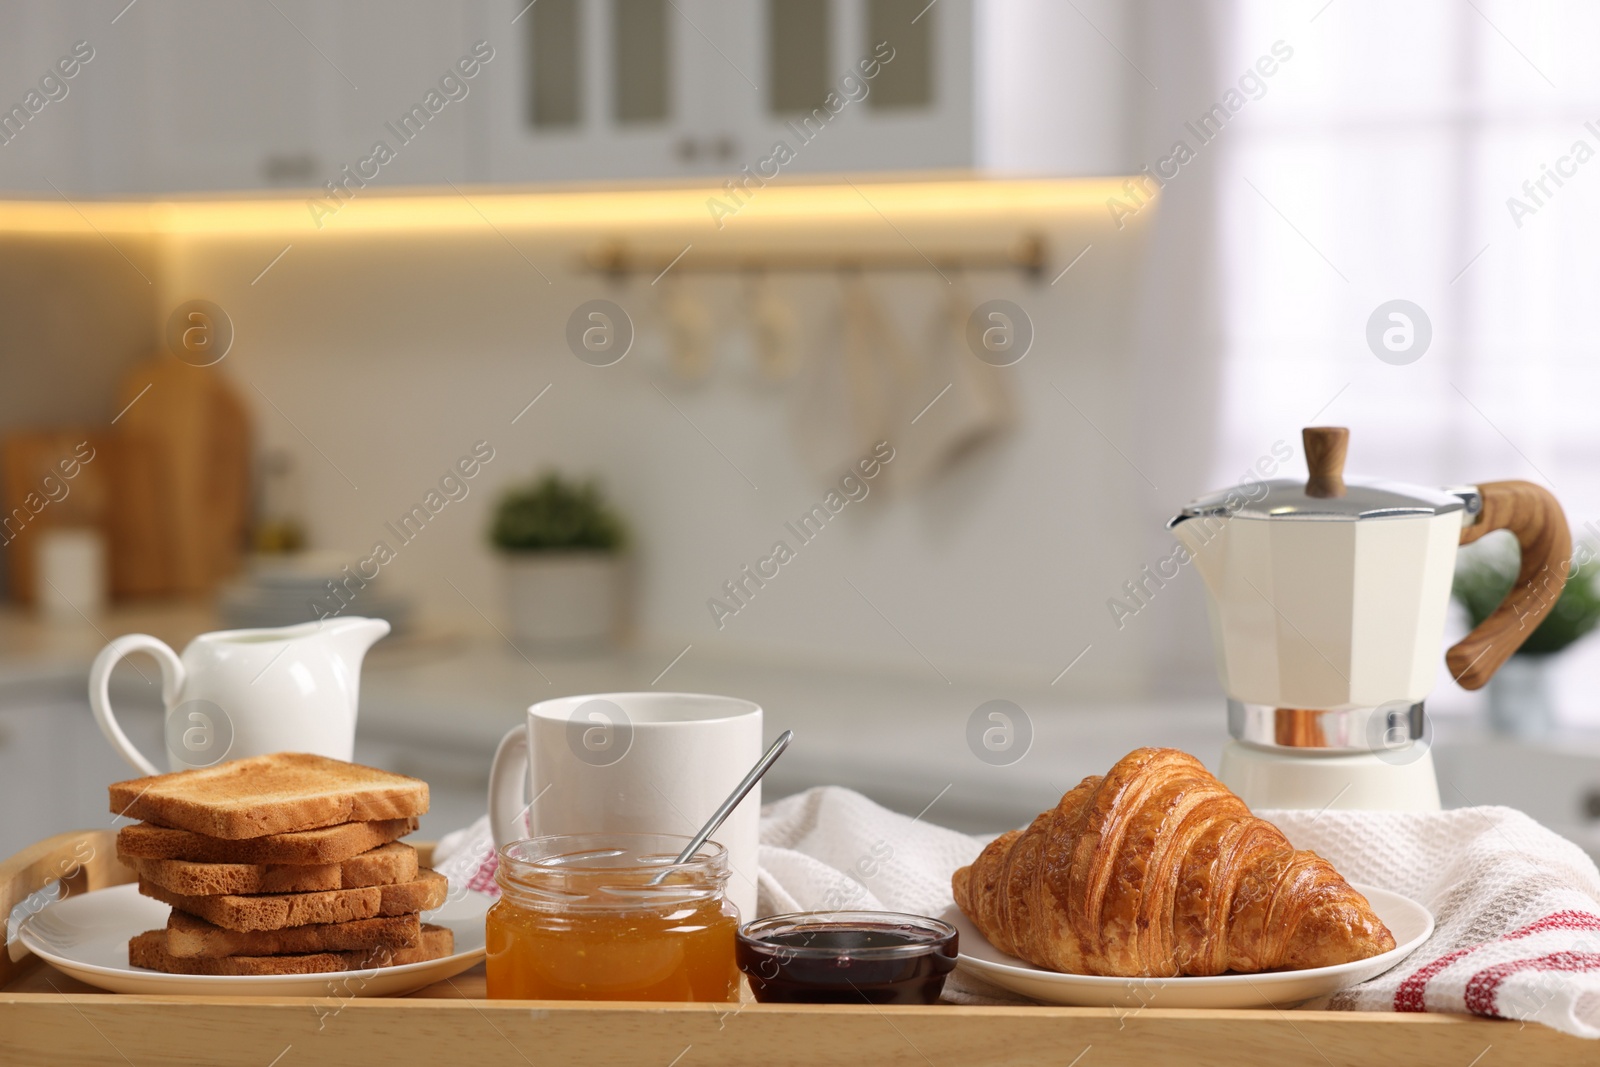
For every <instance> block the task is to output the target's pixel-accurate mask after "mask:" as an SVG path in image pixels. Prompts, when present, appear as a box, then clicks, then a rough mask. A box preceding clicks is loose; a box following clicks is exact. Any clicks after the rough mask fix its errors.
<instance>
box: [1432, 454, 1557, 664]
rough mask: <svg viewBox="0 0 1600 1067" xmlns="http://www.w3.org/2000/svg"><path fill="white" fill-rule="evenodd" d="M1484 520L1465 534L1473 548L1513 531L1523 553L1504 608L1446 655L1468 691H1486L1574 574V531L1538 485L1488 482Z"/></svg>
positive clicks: (1481, 488)
mask: <svg viewBox="0 0 1600 1067" xmlns="http://www.w3.org/2000/svg"><path fill="white" fill-rule="evenodd" d="M1478 493H1479V494H1480V495H1481V496H1482V497H1483V514H1481V515H1480V516H1479V517H1478V521H1477V522H1476V523H1474V524H1473V525H1471V526H1467V527H1464V528H1463V529H1462V531H1461V543H1462V544H1464V545H1467V544H1471V543H1472V542H1473V541H1476V540H1477V539H1478V538H1480V537H1482V536H1483V535H1484V534H1486V533H1490V532H1492V531H1494V530H1510V531H1511V532H1512V533H1513V534H1515V535H1516V538H1517V545H1518V546H1519V547H1520V548H1521V549H1522V566H1521V568H1520V569H1519V570H1518V571H1517V580H1516V583H1515V584H1514V585H1512V587H1511V591H1510V592H1508V593H1507V594H1506V596H1505V599H1504V600H1502V601H1500V605H1499V606H1498V607H1497V608H1495V609H1494V611H1493V612H1491V613H1490V614H1489V617H1488V618H1486V619H1484V620H1483V621H1482V622H1480V623H1479V624H1478V625H1477V628H1476V629H1474V630H1473V631H1472V632H1471V633H1469V634H1468V635H1467V636H1465V637H1463V638H1462V639H1461V640H1460V641H1457V642H1456V643H1455V645H1454V646H1453V647H1451V649H1450V651H1449V652H1447V653H1445V658H1444V659H1445V663H1446V664H1447V665H1448V666H1449V668H1450V675H1451V677H1453V678H1455V680H1456V681H1457V682H1458V683H1459V684H1460V686H1461V688H1463V689H1481V688H1483V686H1484V685H1485V684H1486V683H1487V682H1488V681H1489V679H1490V678H1491V677H1493V675H1494V672H1495V671H1497V670H1499V669H1500V667H1501V665H1502V664H1503V663H1505V661H1506V660H1508V659H1510V658H1511V654H1512V653H1513V652H1515V651H1516V650H1517V649H1519V648H1521V647H1522V642H1524V641H1526V640H1527V639H1528V638H1529V637H1531V636H1533V631H1534V629H1535V628H1537V627H1538V625H1539V623H1540V622H1542V621H1544V617H1545V616H1546V615H1548V614H1549V613H1550V609H1551V608H1553V607H1555V606H1556V601H1557V600H1559V599H1560V598H1561V591H1562V589H1564V588H1565V587H1566V583H1567V576H1568V575H1569V574H1571V573H1572V531H1571V529H1569V528H1568V526H1567V516H1566V513H1565V512H1564V511H1562V510H1561V503H1560V501H1558V500H1556V498H1555V497H1554V496H1553V495H1552V494H1551V493H1550V491H1549V490H1548V489H1546V488H1544V487H1543V486H1540V485H1535V484H1533V483H1532V482H1523V481H1509V482H1484V483H1483V484H1482V485H1480V486H1478Z"/></svg>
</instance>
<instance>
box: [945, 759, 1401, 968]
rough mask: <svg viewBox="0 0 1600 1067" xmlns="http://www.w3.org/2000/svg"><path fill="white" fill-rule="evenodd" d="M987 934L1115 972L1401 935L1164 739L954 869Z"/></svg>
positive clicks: (1298, 954) (1365, 946)
mask: <svg viewBox="0 0 1600 1067" xmlns="http://www.w3.org/2000/svg"><path fill="white" fill-rule="evenodd" d="M952 884H953V887H954V889H955V898H956V903H957V904H958V905H960V907H961V910H962V911H963V912H964V913H966V916H967V918H969V919H971V920H972V923H973V925H975V926H977V928H978V929H979V930H980V931H982V933H983V935H984V936H985V937H986V938H988V939H989V941H990V943H991V944H993V945H994V946H995V947H996V948H998V949H1000V950H1001V951H1003V952H1007V953H1009V954H1011V955H1013V956H1016V957H1018V958H1020V959H1024V960H1027V961H1028V962H1029V963H1032V964H1034V965H1035V966H1038V967H1045V968H1048V969H1050V970H1053V971H1062V972H1066V973H1069V974H1098V975H1115V976H1118V977H1133V976H1150V977H1173V976H1178V975H1209V974H1222V973H1224V972H1226V971H1237V972H1242V973H1254V972H1258V971H1277V970H1300V969H1303V968H1307V967H1325V966H1329V965H1332V964H1339V963H1350V962H1352V961H1354V960H1361V959H1366V958H1368V957H1371V956H1376V955H1378V954H1380V953H1383V952H1387V951H1389V950H1390V949H1392V948H1394V944H1395V942H1394V936H1393V935H1392V934H1390V933H1389V930H1388V928H1386V927H1385V926H1384V925H1383V923H1382V922H1381V921H1379V919H1378V917H1377V916H1376V915H1374V914H1373V911H1372V907H1371V905H1369V904H1368V903H1367V901H1366V898H1365V897H1363V896H1362V895H1361V894H1360V893H1357V892H1356V891H1355V890H1354V889H1352V888H1351V887H1350V884H1349V883H1348V882H1346V881H1345V880H1344V879H1343V878H1342V877H1340V875H1339V872H1337V871H1335V870H1334V869H1333V867H1332V866H1331V865H1330V864H1329V863H1328V862H1327V861H1326V860H1324V859H1322V858H1321V857H1319V856H1317V855H1316V853H1314V852H1301V851H1296V850H1295V849H1294V848H1293V847H1292V846H1290V844H1289V841H1288V839H1287V838H1286V837H1284V836H1283V834H1282V832H1281V831H1279V830H1278V828H1277V827H1275V826H1273V825H1272V824H1271V823H1269V822H1267V821H1266V820H1265V819H1258V818H1256V817H1255V816H1254V815H1252V814H1250V809H1249V808H1247V807H1246V806H1245V804H1244V801H1242V800H1240V799H1239V798H1238V797H1237V796H1235V795H1234V794H1233V793H1231V792H1230V791H1229V790H1228V788H1227V787H1226V786H1224V785H1223V784H1222V783H1221V782H1219V781H1217V780H1216V778H1214V777H1212V775H1211V773H1210V772H1209V771H1207V770H1206V769H1205V767H1204V766H1202V765H1201V763H1200V761H1199V760H1197V759H1195V758H1194V757H1193V756H1190V755H1187V754H1186V753H1183V752H1179V751H1177V750H1176V749H1170V748H1141V749H1138V750H1136V751H1134V752H1131V753H1129V754H1128V755H1126V756H1124V757H1123V758H1122V759H1121V760H1119V761H1118V762H1117V765H1116V766H1114V767H1112V768H1111V770H1110V771H1109V772H1108V773H1107V774H1106V775H1105V777H1103V778H1102V777H1099V776H1098V775H1096V776H1091V777H1089V778H1085V779H1084V780H1083V781H1082V782H1081V783H1079V784H1078V786H1077V788H1075V789H1073V790H1072V791H1071V792H1069V793H1068V794H1067V795H1066V796H1064V797H1062V798H1061V803H1060V804H1058V805H1056V807H1055V808H1054V809H1053V810H1051V811H1047V812H1045V813H1044V814H1042V815H1040V816H1039V817H1038V818H1037V819H1034V820H1033V823H1032V824H1031V825H1030V826H1029V827H1028V828H1027V829H1026V830H1013V831H1011V832H1009V833H1005V834H1001V835H1000V836H999V837H997V838H996V839H995V840H994V841H992V842H990V843H989V845H988V847H986V848H985V849H984V850H983V852H982V853H981V854H980V855H979V856H978V858H977V859H976V860H974V861H973V863H972V866H970V867H963V868H961V869H960V870H958V871H956V873H955V876H954V878H953V879H952Z"/></svg>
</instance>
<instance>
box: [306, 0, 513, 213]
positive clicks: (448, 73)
mask: <svg viewBox="0 0 1600 1067" xmlns="http://www.w3.org/2000/svg"><path fill="white" fill-rule="evenodd" d="M472 14H473V13H472V10H471V7H470V6H466V7H462V6H458V5H456V4H438V3H432V2H429V0H404V2H403V3H396V2H395V0H346V2H344V3H341V4H339V5H338V6H337V7H335V8H333V9H332V18H331V19H330V20H329V21H331V22H332V23H333V27H332V32H331V33H330V35H329V36H330V44H329V46H328V49H329V55H330V57H331V58H332V59H333V61H334V62H335V63H337V65H338V67H339V69H340V70H342V71H344V72H345V73H346V74H347V75H348V76H349V77H350V79H351V80H352V81H354V82H355V83H356V84H357V85H359V86H360V87H361V88H360V91H359V92H348V91H341V90H348V89H349V86H347V85H342V84H341V85H339V86H334V87H333V88H332V90H331V92H332V97H331V101H330V102H331V103H333V104H335V105H337V106H336V107H334V108H333V112H334V114H335V115H336V119H335V121H334V123H333V128H332V130H331V131H330V150H331V152H332V158H330V159H328V160H327V161H326V163H325V165H324V167H323V170H324V171H325V173H320V174H319V175H318V176H317V182H318V183H320V182H323V181H327V180H330V179H331V180H335V181H339V180H341V179H343V178H344V177H345V174H344V172H343V169H342V168H344V167H345V166H349V167H350V168H351V172H353V173H357V177H361V176H362V174H365V175H368V176H372V177H371V181H372V183H373V184H374V185H375V186H378V187H385V186H394V185H438V184H441V183H443V182H446V181H451V182H456V183H460V182H463V181H472V180H475V179H476V180H482V179H483V178H485V177H486V175H485V174H484V173H482V171H481V164H480V165H478V166H476V167H475V166H474V165H473V163H472V162H471V158H472V157H473V156H474V155H475V153H472V152H470V151H469V146H470V145H473V144H474V143H475V142H477V141H479V140H481V138H482V136H483V131H484V129H485V128H486V126H487V122H488V110H489V103H488V96H489V94H488V92H487V91H486V79H487V78H488V77H489V76H490V74H491V73H492V72H493V71H494V68H495V64H496V63H499V62H501V61H502V60H503V58H504V56H503V53H502V52H501V51H500V50H499V49H495V51H494V58H492V59H490V60H489V61H488V62H487V63H484V62H482V55H483V54H486V53H485V52H482V51H480V52H479V53H478V54H475V53H474V51H473V47H474V45H475V44H476V43H477V42H478V41H480V40H484V38H483V36H482V34H481V32H480V30H481V27H480V26H479V25H478V22H477V19H475V18H474V17H472ZM490 47H491V48H492V47H493V45H492V44H491V45H490ZM458 64H464V67H462V66H458ZM467 72H471V76H470V77H469V76H467ZM379 144H382V145H383V146H385V147H386V148H387V149H389V151H390V152H392V158H391V159H390V160H389V161H388V162H382V163H379V162H377V160H378V159H379V158H381V157H380V156H379V154H378V153H376V152H375V148H376V146H377V145H379ZM367 160H373V162H371V163H366V162H365V161H367ZM358 168H359V172H358Z"/></svg>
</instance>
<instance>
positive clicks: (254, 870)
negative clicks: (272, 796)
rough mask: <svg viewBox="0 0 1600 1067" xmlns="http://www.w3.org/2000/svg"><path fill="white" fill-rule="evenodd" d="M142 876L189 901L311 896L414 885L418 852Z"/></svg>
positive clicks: (181, 866)
mask: <svg viewBox="0 0 1600 1067" xmlns="http://www.w3.org/2000/svg"><path fill="white" fill-rule="evenodd" d="M134 863H135V866H136V867H137V868H138V871H139V877H140V878H143V879H144V880H145V881H147V882H150V883H152V884H154V885H158V886H160V887H161V888H163V889H170V890H172V891H173V892H174V893H183V894H186V895H188V896H217V895H220V894H223V893H310V892H315V891H317V890H323V889H357V888H360V887H361V886H373V885H392V884H394V883H395V882H409V881H412V880H413V879H415V878H416V876H417V850H416V849H414V848H412V847H411V846H410V845H402V844H400V843H399V842H390V843H389V844H387V845H379V846H378V847H377V848H375V849H373V850H372V851H370V852H363V853H362V854H361V855H359V856H352V857H351V858H350V859H347V860H345V861H344V862H343V863H191V862H189V861H188V860H135V861H134Z"/></svg>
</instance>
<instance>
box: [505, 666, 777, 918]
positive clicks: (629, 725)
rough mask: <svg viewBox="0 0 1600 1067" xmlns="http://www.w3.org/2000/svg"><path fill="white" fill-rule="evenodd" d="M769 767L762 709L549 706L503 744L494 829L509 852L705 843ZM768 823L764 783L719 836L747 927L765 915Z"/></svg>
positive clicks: (630, 698) (598, 698) (659, 701)
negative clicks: (590, 840) (763, 863)
mask: <svg viewBox="0 0 1600 1067" xmlns="http://www.w3.org/2000/svg"><path fill="white" fill-rule="evenodd" d="M760 758H761V707H760V706H759V705H757V704H752V703H751V702H750V701H748V700H738V699H735V698H733V697H722V696H704V695H701V694H696V693H601V694H597V695H593V696H570V697H560V698H558V699H556V700H546V701H543V702H541V703H538V704H535V705H533V706H532V707H530V708H529V709H528V713H527V722H526V723H525V724H524V725H522V726H518V727H516V728H514V729H513V730H511V732H510V733H508V734H506V736H505V738H504V739H503V740H501V742H500V748H499V750H498V751H497V752H496V753H495V757H494V766H493V768H492V769H491V770H490V772H489V824H490V827H491V828H492V830H493V832H494V840H495V844H496V845H497V846H499V845H504V844H507V843H509V842H511V841H515V840H518V839H520V838H524V837H540V836H543V835H545V834H571V833H589V832H595V831H622V832H633V833H667V834H693V833H694V832H695V831H696V830H698V829H699V828H700V827H701V825H702V824H703V823H704V822H705V821H706V820H707V819H708V818H710V817H711V814H712V812H714V811H716V810H717V805H719V804H721V803H722V801H723V800H725V799H726V798H727V796H728V794H729V793H731V792H733V787H734V786H736V785H738V784H739V781H740V779H742V778H743V777H744V776H745V774H746V773H747V772H748V771H749V770H750V768H751V767H752V766H754V765H755V762H756V761H757V760H758V759H760ZM524 790H526V791H527V792H526V793H525V792H524ZM530 797H531V798H532V799H531V800H529V799H528V798H530ZM760 817H761V786H760V784H759V783H758V784H757V785H756V787H755V789H754V790H752V791H751V793H750V795H749V796H748V797H746V798H745V800H744V802H743V803H742V804H740V805H739V807H738V808H736V809H735V810H734V812H733V814H732V815H730V816H728V821H727V822H725V823H723V824H722V828H721V829H720V830H718V831H717V832H716V833H715V834H714V835H712V836H713V839H714V840H716V841H717V842H719V843H720V844H722V845H723V846H724V847H726V848H727V850H728V853H729V857H730V859H731V860H732V865H733V877H732V878H731V879H729V881H728V897H729V898H730V899H731V900H732V901H733V902H734V904H735V905H737V906H738V908H739V914H740V915H741V916H743V917H744V918H746V919H753V918H755V913H756V876H757V874H758V872H759V869H760V863H759V860H758V856H757V848H758V845H759V833H760Z"/></svg>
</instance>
